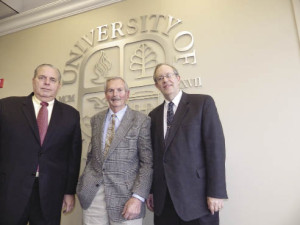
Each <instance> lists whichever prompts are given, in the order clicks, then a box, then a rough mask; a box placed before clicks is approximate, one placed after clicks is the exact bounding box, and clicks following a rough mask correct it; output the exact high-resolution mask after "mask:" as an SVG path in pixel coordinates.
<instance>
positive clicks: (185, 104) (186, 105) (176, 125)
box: [165, 92, 189, 150]
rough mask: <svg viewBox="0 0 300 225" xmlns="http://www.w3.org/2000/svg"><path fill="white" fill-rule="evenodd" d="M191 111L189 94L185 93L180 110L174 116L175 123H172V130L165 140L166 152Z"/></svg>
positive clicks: (180, 103) (179, 106)
mask: <svg viewBox="0 0 300 225" xmlns="http://www.w3.org/2000/svg"><path fill="white" fill-rule="evenodd" d="M188 111H189V101H188V97H187V94H185V93H184V92H183V93H182V97H181V100H180V102H179V105H178V108H177V110H176V113H175V115H174V118H173V121H172V123H171V128H170V130H169V135H168V137H167V139H166V140H165V145H166V150H167V149H168V146H169V145H170V143H171V142H172V140H173V138H174V137H175V134H176V132H177V130H178V128H179V126H180V124H181V122H182V120H183V118H184V116H185V115H186V113H187V112H188Z"/></svg>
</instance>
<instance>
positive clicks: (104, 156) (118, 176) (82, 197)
mask: <svg viewBox="0 0 300 225" xmlns="http://www.w3.org/2000/svg"><path fill="white" fill-rule="evenodd" d="M105 97H106V99H107V101H108V104H109V109H108V110H105V111H102V112H100V113H98V114H96V115H95V116H93V117H92V119H91V126H92V138H91V144H90V149H89V153H88V159H87V163H86V167H85V169H84V172H83V174H82V175H81V177H80V179H79V182H78V185H77V195H78V198H79V201H80V203H81V206H82V208H83V224H84V225H96V224H97V225H107V224H109V225H123V224H126V225H142V219H143V217H144V216H145V199H146V198H147V196H148V194H149V191H150V186H151V182H152V148H151V139H150V118H149V117H148V116H146V115H144V114H142V113H140V112H138V111H135V110H132V109H130V108H129V106H128V105H126V101H127V100H128V98H129V89H128V86H127V84H126V82H125V81H124V80H123V79H122V78H120V77H114V78H110V79H108V80H107V81H106V85H105ZM112 115H114V116H113V117H114V118H115V119H114V120H115V121H114V122H113V123H114V131H115V132H114V136H113V139H112V141H111V143H110V146H107V143H106V142H107V140H106V136H108V135H110V134H109V133H110V132H108V130H109V126H111V125H110V123H111V120H112ZM105 149H106V150H105Z"/></svg>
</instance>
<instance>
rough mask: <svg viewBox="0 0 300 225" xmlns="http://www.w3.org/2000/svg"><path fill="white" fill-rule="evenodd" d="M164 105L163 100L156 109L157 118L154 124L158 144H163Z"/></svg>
mask: <svg viewBox="0 0 300 225" xmlns="http://www.w3.org/2000/svg"><path fill="white" fill-rule="evenodd" d="M164 105H165V102H163V103H162V104H161V105H160V106H159V108H158V110H157V114H158V118H157V122H156V126H157V129H156V131H157V134H155V135H157V137H159V142H160V146H165V138H164Z"/></svg>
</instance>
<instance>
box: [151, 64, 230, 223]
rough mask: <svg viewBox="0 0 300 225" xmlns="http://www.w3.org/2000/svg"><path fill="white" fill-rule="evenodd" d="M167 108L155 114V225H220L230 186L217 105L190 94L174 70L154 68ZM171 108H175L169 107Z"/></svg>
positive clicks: (163, 65) (158, 109)
mask: <svg viewBox="0 0 300 225" xmlns="http://www.w3.org/2000/svg"><path fill="white" fill-rule="evenodd" d="M153 79H154V81H155V86H156V87H157V88H158V89H159V90H160V91H161V93H162V94H163V96H164V98H165V101H164V103H163V104H161V105H160V106H158V107H157V108H155V109H154V110H153V111H151V112H150V114H149V115H150V117H151V137H152V145H153V166H154V171H153V183H152V194H150V195H149V197H148V199H147V206H148V208H149V209H150V210H152V211H153V210H154V213H155V214H154V224H155V225H217V224H219V213H218V212H219V210H220V209H221V208H222V207H223V199H226V198H227V193H226V184H225V141H224V135H223V130H222V126H221V122H220V119H219V116H218V113H217V109H216V106H215V103H214V101H213V99H212V98H211V97H210V96H207V95H200V94H186V93H184V92H182V91H181V90H180V88H179V84H180V76H179V74H178V72H177V70H176V68H174V67H173V66H170V65H168V64H159V65H157V67H156V68H155V71H154V75H153ZM169 103H170V104H169Z"/></svg>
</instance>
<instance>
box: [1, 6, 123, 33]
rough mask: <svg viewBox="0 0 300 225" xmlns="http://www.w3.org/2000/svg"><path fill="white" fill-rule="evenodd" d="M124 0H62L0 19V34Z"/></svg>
mask: <svg viewBox="0 0 300 225" xmlns="http://www.w3.org/2000/svg"><path fill="white" fill-rule="evenodd" d="M120 1H124V0H73V1H71V0H62V1H56V2H53V3H50V4H47V5H45V6H41V7H38V8H35V9H32V10H28V11H25V12H23V13H20V14H18V15H14V16H11V17H8V18H5V19H2V20H1V21H0V36H3V35H6V34H9V33H13V32H16V31H20V30H23V29H26V28H30V27H34V26H37V25H40V24H44V23H48V22H51V21H55V20H58V19H62V18H65V17H68V16H72V15H76V14H79V13H82V12H86V11H89V10H92V9H96V8H99V7H103V6H106V5H109V4H113V3H115V2H120Z"/></svg>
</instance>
